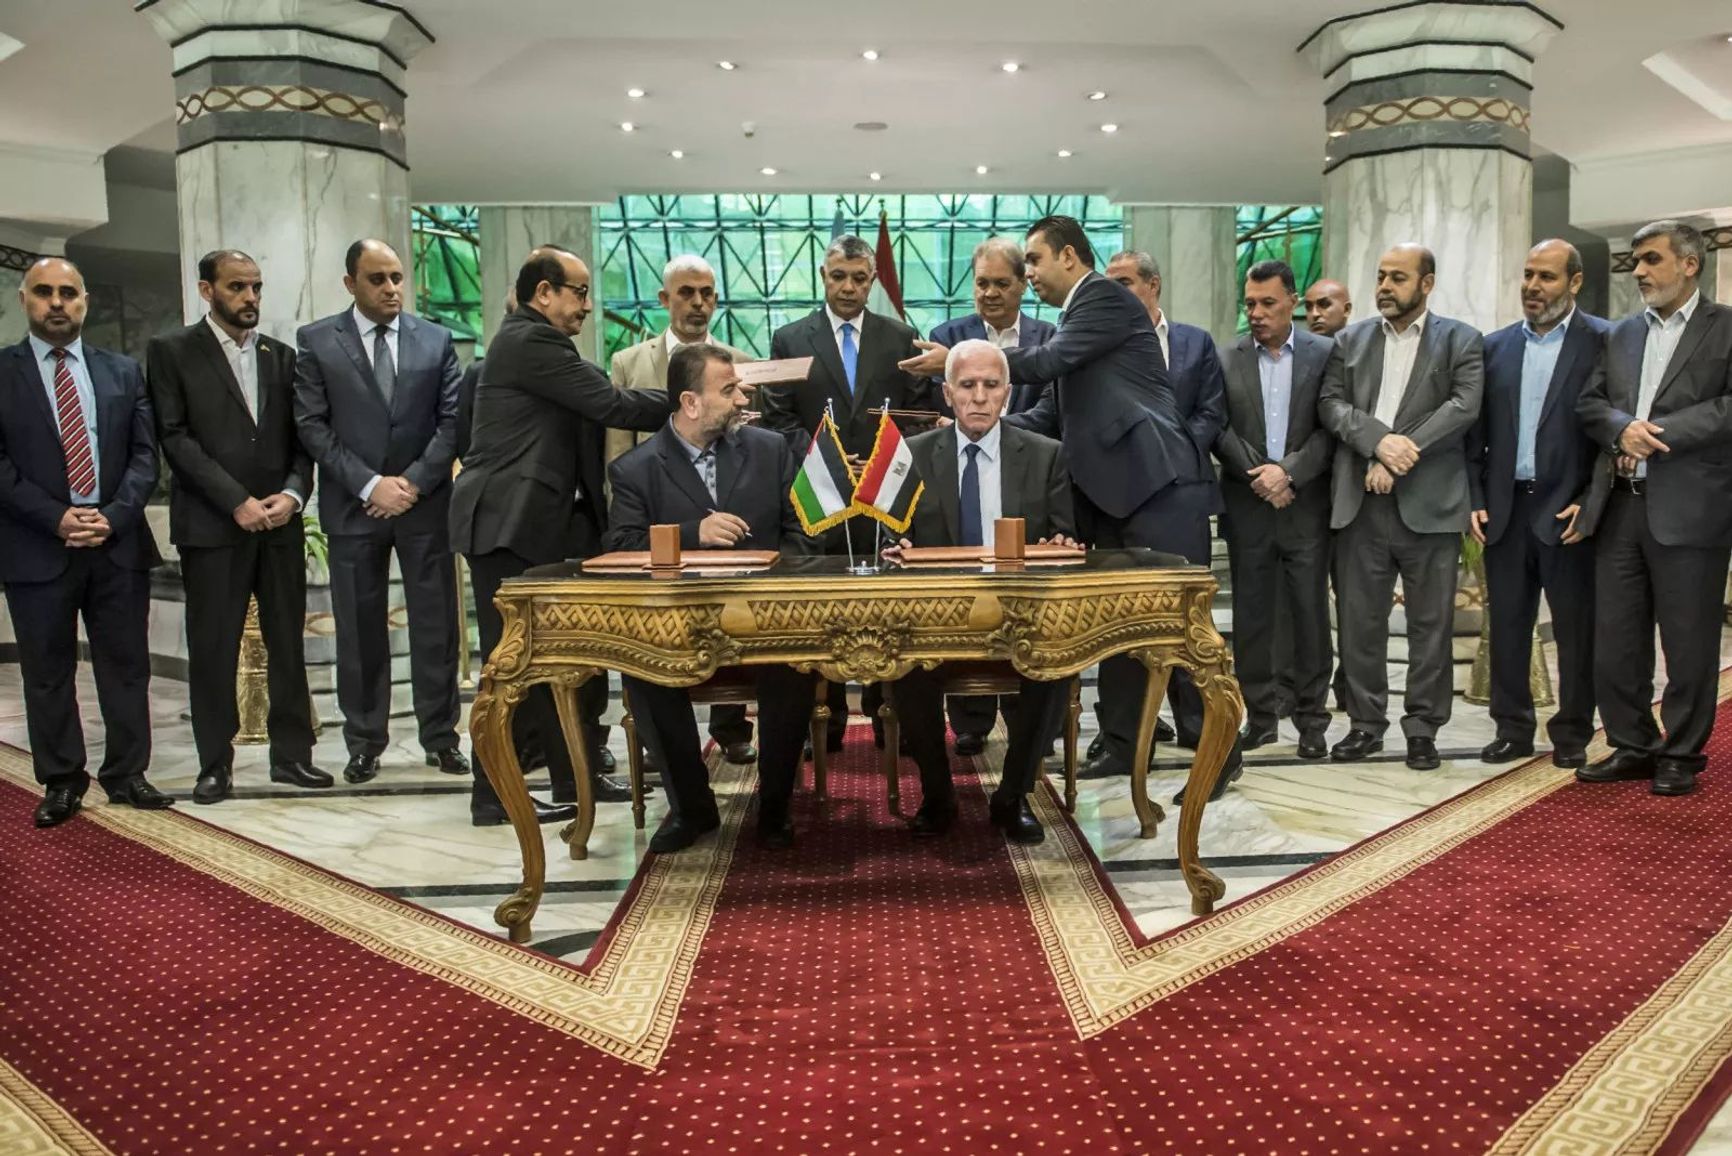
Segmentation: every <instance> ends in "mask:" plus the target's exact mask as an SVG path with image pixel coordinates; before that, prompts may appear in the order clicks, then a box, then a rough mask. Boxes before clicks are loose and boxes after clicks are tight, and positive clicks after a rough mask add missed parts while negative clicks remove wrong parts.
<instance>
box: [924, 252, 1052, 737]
mask: <svg viewBox="0 0 1732 1156" xmlns="http://www.w3.org/2000/svg"><path fill="white" fill-rule="evenodd" d="M1027 292H1028V270H1027V268H1026V267H1025V265H1024V263H1023V258H1022V246H1021V245H1018V244H1017V243H1016V242H1015V241H1013V240H1011V239H1010V238H1008V237H988V238H987V239H986V240H984V241H982V242H981V243H980V244H978V245H976V246H975V247H974V312H973V313H970V314H969V315H968V316H966V317H953V318H951V319H950V320H949V321H945V322H942V323H940V324H939V325H937V326H935V327H934V328H933V330H932V333H931V337H930V339H931V340H933V341H936V342H937V343H938V344H940V345H943V346H947V347H949V348H950V350H951V353H952V354H954V353H955V351H956V350H955V347H956V346H957V345H959V344H960V343H961V342H963V341H969V340H979V341H986V342H987V343H989V344H991V345H993V346H995V347H997V348H999V349H1031V348H1033V347H1034V346H1037V345H1044V344H1046V343H1047V342H1048V341H1050V340H1051V339H1052V335H1053V333H1054V332H1056V330H1055V329H1054V327H1053V324H1052V322H1050V321H1042V320H1040V319H1039V318H1035V317H1030V316H1029V315H1028V314H1026V313H1024V312H1023V311H1022V299H1023V296H1024V295H1025V294H1026V293H1027ZM1048 388H1049V387H1048V386H1046V385H1018V384H1016V383H1014V382H1013V383H1012V384H1011V386H1010V389H1009V391H1008V392H1007V393H1006V395H1005V398H1006V400H1005V412H1006V413H1022V412H1023V411H1025V410H1029V409H1033V408H1034V405H1035V403H1036V402H1038V401H1039V400H1040V398H1041V395H1042V394H1043V393H1045V392H1046V390H1047V389H1048ZM948 706H949V708H950V729H951V730H952V731H953V732H955V734H956V753H957V754H959V755H978V754H979V753H980V752H981V751H982V750H983V749H985V747H986V733H987V732H988V731H990V730H991V729H992V720H993V716H994V715H995V714H997V713H998V711H999V709H1000V708H1002V709H1003V711H1004V717H1005V723H1006V725H1009V722H1010V716H1011V714H1012V713H1013V712H1014V711H1015V710H1016V696H1015V695H1005V696H1004V697H1003V699H995V698H994V697H993V696H992V695H990V694H982V695H958V696H956V697H954V698H952V699H951V700H950V701H949V703H948Z"/></svg>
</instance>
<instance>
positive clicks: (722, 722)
mask: <svg viewBox="0 0 1732 1156" xmlns="http://www.w3.org/2000/svg"><path fill="white" fill-rule="evenodd" d="M710 737H711V738H712V739H715V740H716V741H717V742H718V743H721V744H722V745H723V746H724V747H725V746H727V745H729V744H730V743H749V742H751V741H752V720H751V719H749V718H747V717H746V708H745V706H744V705H742V704H741V703H737V702H719V703H717V704H716V705H715V706H712V707H711V708H710Z"/></svg>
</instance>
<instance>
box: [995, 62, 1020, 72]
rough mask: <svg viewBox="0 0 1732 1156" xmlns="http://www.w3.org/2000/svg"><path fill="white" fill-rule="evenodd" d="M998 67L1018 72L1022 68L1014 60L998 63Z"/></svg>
mask: <svg viewBox="0 0 1732 1156" xmlns="http://www.w3.org/2000/svg"><path fill="white" fill-rule="evenodd" d="M999 67H1000V68H1002V69H1004V71H1006V72H1019V71H1021V69H1022V65H1020V64H1018V63H1017V62H1016V61H1014V60H1007V61H1005V62H1004V63H1003V64H1001V65H999Z"/></svg>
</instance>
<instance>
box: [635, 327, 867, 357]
mask: <svg viewBox="0 0 1732 1156" xmlns="http://www.w3.org/2000/svg"><path fill="white" fill-rule="evenodd" d="M855 328H856V329H858V328H859V326H857V325H856V326H855ZM710 343H711V338H710V335H709V334H708V333H706V334H704V335H703V336H702V337H700V338H698V339H697V340H696V341H681V340H680V339H679V338H678V337H676V336H674V331H673V327H672V326H669V327H668V328H667V329H666V330H664V331H663V332H662V344H663V345H665V346H666V347H667V351H668V356H669V357H672V356H673V355H674V350H676V349H678V348H679V347H680V346H682V345H709V344H710Z"/></svg>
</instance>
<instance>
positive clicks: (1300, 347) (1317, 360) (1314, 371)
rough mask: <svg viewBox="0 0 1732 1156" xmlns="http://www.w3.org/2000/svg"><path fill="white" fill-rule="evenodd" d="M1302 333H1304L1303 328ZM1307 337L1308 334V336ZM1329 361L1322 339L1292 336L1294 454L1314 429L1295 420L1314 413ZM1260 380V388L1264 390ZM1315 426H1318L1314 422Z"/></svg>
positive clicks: (1290, 439)
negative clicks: (1304, 427) (1303, 414)
mask: <svg viewBox="0 0 1732 1156" xmlns="http://www.w3.org/2000/svg"><path fill="white" fill-rule="evenodd" d="M1299 332H1304V331H1303V330H1300V331H1299ZM1307 336H1308V335H1307ZM1328 364H1329V346H1328V345H1327V344H1325V343H1324V342H1322V341H1306V340H1305V339H1304V338H1303V337H1300V336H1297V334H1296V335H1295V336H1294V338H1293V397H1292V398H1291V399H1290V400H1289V402H1288V406H1287V446H1286V449H1287V452H1288V453H1292V452H1293V451H1294V450H1296V449H1298V448H1299V446H1300V445H1301V444H1302V439H1303V438H1307V437H1310V436H1311V429H1304V432H1301V430H1302V428H1303V426H1302V423H1300V422H1298V421H1295V420H1294V419H1295V418H1296V417H1297V416H1298V415H1299V414H1300V413H1303V412H1306V411H1307V410H1308V411H1309V412H1310V413H1311V414H1313V415H1315V414H1316V412H1317V401H1318V398H1319V397H1320V396H1321V395H1322V392H1323V367H1324V366H1326V365H1328ZM1261 389H1262V386H1261V383H1259V385H1258V391H1259V392H1261ZM1311 428H1312V429H1314V428H1316V427H1315V424H1313V425H1312V427H1311Z"/></svg>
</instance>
